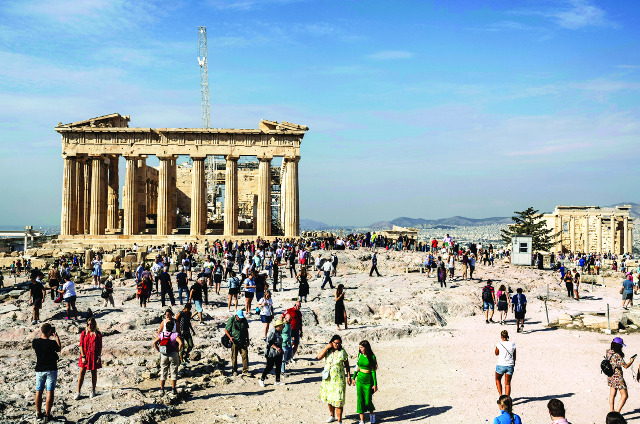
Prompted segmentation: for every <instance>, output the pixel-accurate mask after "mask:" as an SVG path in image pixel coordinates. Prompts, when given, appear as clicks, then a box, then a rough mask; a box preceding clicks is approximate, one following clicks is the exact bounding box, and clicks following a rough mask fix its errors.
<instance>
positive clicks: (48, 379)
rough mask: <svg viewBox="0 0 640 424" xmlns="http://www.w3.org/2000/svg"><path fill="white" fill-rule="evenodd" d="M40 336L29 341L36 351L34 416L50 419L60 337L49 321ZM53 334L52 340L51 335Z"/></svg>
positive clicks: (44, 325) (56, 376)
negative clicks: (43, 398)
mask: <svg viewBox="0 0 640 424" xmlns="http://www.w3.org/2000/svg"><path fill="white" fill-rule="evenodd" d="M40 332H41V335H40V338H38V339H34V340H33V341H32V342H31V347H32V348H33V350H34V351H35V352H36V368H35V371H36V396H35V404H36V417H37V419H38V420H42V419H44V420H45V421H46V422H48V421H51V407H52V406H53V400H54V391H55V389H56V382H57V380H58V352H60V350H61V348H62V347H61V345H60V338H59V337H58V333H57V332H56V329H55V328H54V327H53V326H52V325H51V324H49V323H46V324H43V325H42V327H41V328H40ZM52 336H53V338H54V339H53V340H51V337H52ZM45 387H46V389H47V398H46V402H45V413H44V414H43V413H42V392H43V391H44V389H45Z"/></svg>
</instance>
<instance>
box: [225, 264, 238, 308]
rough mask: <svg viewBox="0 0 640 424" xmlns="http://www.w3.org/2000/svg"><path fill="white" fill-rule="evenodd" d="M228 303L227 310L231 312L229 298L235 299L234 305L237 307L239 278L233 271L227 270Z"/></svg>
mask: <svg viewBox="0 0 640 424" xmlns="http://www.w3.org/2000/svg"><path fill="white" fill-rule="evenodd" d="M229 275H230V277H229V283H228V285H229V303H228V305H227V310H228V311H229V312H231V299H234V298H235V300H236V307H235V309H238V293H239V291H240V279H239V278H238V277H236V273H235V271H231V270H230V271H229Z"/></svg>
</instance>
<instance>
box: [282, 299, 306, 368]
mask: <svg viewBox="0 0 640 424" xmlns="http://www.w3.org/2000/svg"><path fill="white" fill-rule="evenodd" d="M301 307H302V303H300V301H299V300H297V301H296V302H295V303H294V304H293V307H292V308H289V309H287V310H286V311H284V314H283V317H284V316H285V315H287V314H289V315H290V316H291V361H292V362H293V357H294V356H295V355H296V352H297V351H298V346H299V345H300V339H301V338H302V312H300V308H301Z"/></svg>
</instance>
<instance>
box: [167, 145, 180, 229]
mask: <svg viewBox="0 0 640 424" xmlns="http://www.w3.org/2000/svg"><path fill="white" fill-rule="evenodd" d="M170 181H171V183H170V184H171V187H172V188H171V191H170V193H171V198H170V200H171V210H170V212H169V234H171V232H172V231H173V229H174V228H177V227H178V224H179V223H178V190H176V185H177V183H178V167H177V163H176V158H175V157H174V158H173V159H171V180H170Z"/></svg>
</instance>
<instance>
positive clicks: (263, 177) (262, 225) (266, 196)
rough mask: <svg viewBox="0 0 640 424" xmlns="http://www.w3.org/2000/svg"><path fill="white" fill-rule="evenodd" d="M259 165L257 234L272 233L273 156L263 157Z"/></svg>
mask: <svg viewBox="0 0 640 424" xmlns="http://www.w3.org/2000/svg"><path fill="white" fill-rule="evenodd" d="M258 159H259V160H260V165H258V214H257V219H256V220H257V221H258V222H257V225H256V228H257V231H256V234H257V235H258V236H261V237H266V236H270V235H271V157H261V158H258Z"/></svg>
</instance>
